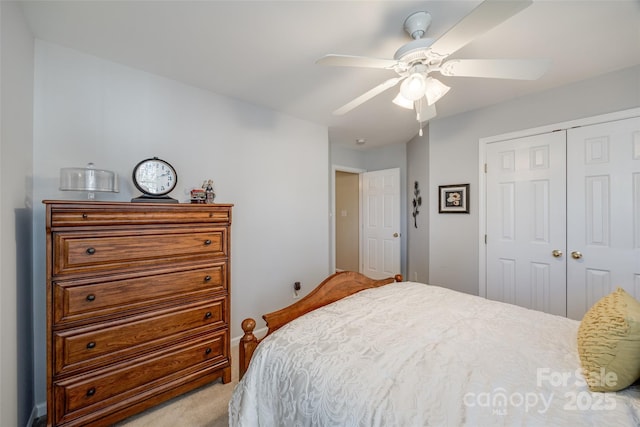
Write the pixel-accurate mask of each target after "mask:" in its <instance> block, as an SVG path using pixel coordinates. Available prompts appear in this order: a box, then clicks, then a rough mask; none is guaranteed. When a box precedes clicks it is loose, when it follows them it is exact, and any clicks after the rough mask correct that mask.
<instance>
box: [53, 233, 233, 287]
mask: <svg viewBox="0 0 640 427" xmlns="http://www.w3.org/2000/svg"><path fill="white" fill-rule="evenodd" d="M226 233H227V229H226V228H207V229H202V228H197V229H180V228H178V229H170V230H167V229H163V230H140V231H139V232H138V233H134V232H133V231H131V230H129V231H119V232H113V231H111V232H105V231H94V232H58V233H53V248H54V254H53V256H54V260H55V261H54V263H53V266H52V269H53V275H54V276H60V275H63V274H78V273H88V272H91V273H96V272H100V271H104V270H114V269H118V270H120V271H124V270H127V269H139V268H141V267H155V266H160V267H162V266H167V265H171V263H173V264H174V265H175V264H176V263H180V262H183V263H184V262H193V261H195V260H198V259H210V260H212V259H213V258H215V257H218V258H220V257H226V256H227V244H226V242H227V236H226Z"/></svg>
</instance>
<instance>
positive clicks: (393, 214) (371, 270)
mask: <svg viewBox="0 0 640 427" xmlns="http://www.w3.org/2000/svg"><path fill="white" fill-rule="evenodd" d="M361 176H362V222H363V230H362V234H363V235H362V251H361V253H362V258H363V261H362V271H361V273H363V274H365V275H366V276H369V277H371V278H373V279H383V278H386V277H393V276H394V275H396V274H399V273H400V272H401V271H400V169H399V168H394V169H385V170H380V171H373V172H365V173H363V174H361Z"/></svg>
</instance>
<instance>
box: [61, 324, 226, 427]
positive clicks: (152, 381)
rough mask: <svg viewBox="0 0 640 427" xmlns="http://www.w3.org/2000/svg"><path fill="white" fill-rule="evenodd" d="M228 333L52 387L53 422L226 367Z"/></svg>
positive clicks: (85, 414)
mask: <svg viewBox="0 0 640 427" xmlns="http://www.w3.org/2000/svg"><path fill="white" fill-rule="evenodd" d="M228 341H229V335H228V331H226V330H225V331H218V332H216V333H212V334H208V335H207V336H203V337H202V338H200V339H198V340H194V341H191V342H188V343H182V344H179V345H176V346H173V347H171V348H169V349H163V350H162V351H158V352H156V353H150V354H148V355H146V356H145V357H144V358H139V359H137V360H135V362H133V363H129V362H127V363H122V364H120V365H115V366H112V367H109V368H108V369H103V370H98V371H92V372H91V373H90V374H84V375H78V376H76V377H71V378H68V379H66V380H61V381H56V382H55V383H54V384H53V393H54V399H55V401H56V403H57V405H56V409H57V410H56V413H55V416H54V417H55V422H56V423H63V422H69V421H72V420H73V419H74V418H78V417H80V416H87V415H90V414H94V413H96V412H98V411H100V410H101V409H102V408H104V407H106V406H110V407H113V408H118V406H120V405H123V404H131V403H132V402H135V401H136V400H140V399H143V398H146V397H148V395H149V394H151V393H152V392H153V389H154V388H161V387H162V386H163V385H164V384H167V383H170V382H171V381H175V380H176V379H178V378H180V377H186V376H188V375H190V374H192V373H194V372H196V371H198V370H200V371H203V372H204V371H205V370H207V369H208V368H210V367H215V368H216V369H223V368H225V367H228V366H230V359H229V354H228V353H227V349H228Z"/></svg>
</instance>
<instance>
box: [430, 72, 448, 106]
mask: <svg viewBox="0 0 640 427" xmlns="http://www.w3.org/2000/svg"><path fill="white" fill-rule="evenodd" d="M449 89H451V88H450V87H449V86H447V85H445V84H444V83H442V82H441V81H440V80H437V79H434V78H433V77H427V78H426V81H425V92H424V95H425V96H426V97H427V103H428V104H429V105H433V104H435V102H436V101H437V100H439V99H440V98H442V97H443V96H445V95H446V94H447V92H449Z"/></svg>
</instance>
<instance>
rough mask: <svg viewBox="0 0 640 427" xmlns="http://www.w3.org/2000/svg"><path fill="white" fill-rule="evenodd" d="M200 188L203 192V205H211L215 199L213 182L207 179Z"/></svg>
mask: <svg viewBox="0 0 640 427" xmlns="http://www.w3.org/2000/svg"><path fill="white" fill-rule="evenodd" d="M202 188H204V192H205V195H206V196H205V203H213V199H215V198H216V193H214V191H213V180H212V179H209V180H206V181H204V182H203V183H202Z"/></svg>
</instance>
